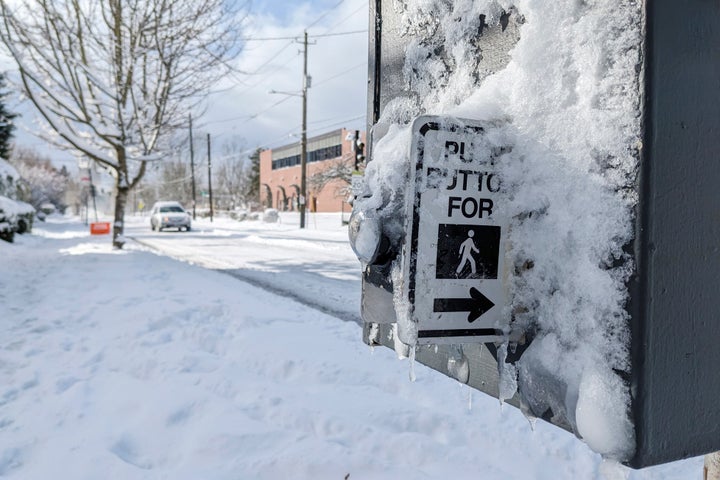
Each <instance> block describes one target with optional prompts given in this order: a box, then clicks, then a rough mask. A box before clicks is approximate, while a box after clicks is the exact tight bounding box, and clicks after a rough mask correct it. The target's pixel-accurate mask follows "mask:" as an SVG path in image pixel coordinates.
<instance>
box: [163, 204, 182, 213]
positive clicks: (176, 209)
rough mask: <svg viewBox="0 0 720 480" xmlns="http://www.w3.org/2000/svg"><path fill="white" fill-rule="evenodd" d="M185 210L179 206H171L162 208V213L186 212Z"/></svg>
mask: <svg viewBox="0 0 720 480" xmlns="http://www.w3.org/2000/svg"><path fill="white" fill-rule="evenodd" d="M184 211H185V210H183V209H182V207H180V206H178V205H170V206H169V207H160V213H170V212H180V213H182V212H184Z"/></svg>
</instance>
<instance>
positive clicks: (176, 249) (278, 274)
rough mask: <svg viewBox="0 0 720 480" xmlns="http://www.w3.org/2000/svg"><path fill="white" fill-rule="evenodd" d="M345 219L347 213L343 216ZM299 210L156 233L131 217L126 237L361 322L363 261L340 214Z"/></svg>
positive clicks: (200, 223)
mask: <svg viewBox="0 0 720 480" xmlns="http://www.w3.org/2000/svg"><path fill="white" fill-rule="evenodd" d="M345 216H346V217H347V214H346V215H345ZM298 225H299V219H298V214H297V213H291V212H283V213H282V216H281V222H280V223H271V224H267V223H263V222H258V221H247V222H237V221H235V220H231V219H228V218H215V221H214V222H210V221H209V220H208V219H200V218H198V220H197V221H196V222H194V224H193V230H192V231H190V232H183V233H182V234H180V235H178V234H176V233H175V232H174V231H173V230H171V231H163V232H153V231H152V230H151V229H150V222H149V220H148V218H147V217H128V219H127V235H128V236H130V237H132V238H133V239H135V240H136V241H138V242H141V243H142V244H144V245H147V246H150V247H152V248H154V249H156V250H158V251H161V252H163V253H165V254H166V255H170V256H172V257H174V258H178V259H181V260H185V261H189V262H191V263H195V264H198V265H202V266H204V267H208V268H214V269H218V270H222V271H225V272H226V273H229V274H230V275H233V276H235V277H237V278H240V279H243V280H246V281H249V282H251V283H253V284H254V285H256V286H261V287H262V288H264V289H266V290H272V291H275V292H277V293H281V294H283V295H284V296H290V297H292V298H295V299H296V300H299V301H300V302H302V303H305V304H307V305H310V306H313V307H315V308H318V309H321V310H323V311H324V312H327V313H331V314H334V315H336V316H338V317H341V318H345V319H349V320H354V321H356V322H358V323H359V322H360V313H359V312H360V295H359V292H360V262H359V261H358V260H357V257H355V254H353V252H352V250H351V249H350V246H349V244H348V238H347V227H343V226H342V219H341V215H340V214H322V213H321V214H309V215H308V223H307V228H306V229H305V230H300V229H299V228H298Z"/></svg>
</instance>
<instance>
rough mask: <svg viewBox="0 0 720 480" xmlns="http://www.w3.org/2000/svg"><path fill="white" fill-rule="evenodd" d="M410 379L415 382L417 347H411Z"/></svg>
mask: <svg viewBox="0 0 720 480" xmlns="http://www.w3.org/2000/svg"><path fill="white" fill-rule="evenodd" d="M409 350H410V381H411V382H414V381H415V380H416V377H415V347H410V348H409Z"/></svg>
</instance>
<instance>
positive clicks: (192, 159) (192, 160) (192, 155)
mask: <svg viewBox="0 0 720 480" xmlns="http://www.w3.org/2000/svg"><path fill="white" fill-rule="evenodd" d="M188 116H189V117H190V178H191V179H192V210H193V220H195V152H194V151H193V132H192V114H189V115H188Z"/></svg>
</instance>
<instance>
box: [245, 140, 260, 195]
mask: <svg viewBox="0 0 720 480" xmlns="http://www.w3.org/2000/svg"><path fill="white" fill-rule="evenodd" d="M260 152H262V149H261V148H258V149H257V150H255V153H253V154H252V155H250V173H249V175H248V177H249V181H248V190H247V192H248V195H247V198H248V200H250V201H253V202H260Z"/></svg>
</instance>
